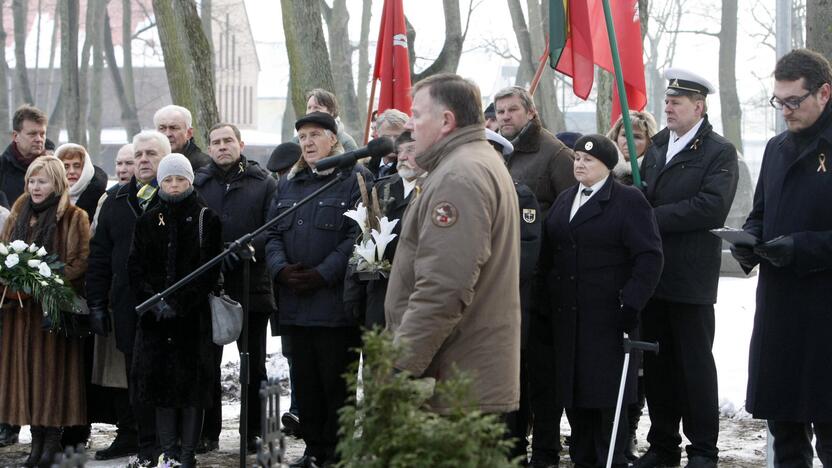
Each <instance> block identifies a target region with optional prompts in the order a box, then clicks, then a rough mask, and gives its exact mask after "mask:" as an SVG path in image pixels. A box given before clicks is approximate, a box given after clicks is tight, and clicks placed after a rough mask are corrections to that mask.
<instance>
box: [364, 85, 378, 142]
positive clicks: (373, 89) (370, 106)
mask: <svg viewBox="0 0 832 468" xmlns="http://www.w3.org/2000/svg"><path fill="white" fill-rule="evenodd" d="M377 81H378V80H376V79H375V78H373V85H372V86H371V87H370V99H369V101H367V123H365V124H364V146H367V142H368V141H369V140H370V122H372V121H373V101H375V99H376V82H377Z"/></svg>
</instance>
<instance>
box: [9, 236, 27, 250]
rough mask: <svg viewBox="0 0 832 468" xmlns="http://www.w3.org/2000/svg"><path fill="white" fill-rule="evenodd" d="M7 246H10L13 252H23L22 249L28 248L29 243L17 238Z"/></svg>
mask: <svg viewBox="0 0 832 468" xmlns="http://www.w3.org/2000/svg"><path fill="white" fill-rule="evenodd" d="M9 247H11V248H12V250H14V251H15V252H23V251H24V250H26V249H27V248H29V244H27V243H25V242H23V241H22V240H20V239H18V240H16V241H14V242H12V243H11V244H9Z"/></svg>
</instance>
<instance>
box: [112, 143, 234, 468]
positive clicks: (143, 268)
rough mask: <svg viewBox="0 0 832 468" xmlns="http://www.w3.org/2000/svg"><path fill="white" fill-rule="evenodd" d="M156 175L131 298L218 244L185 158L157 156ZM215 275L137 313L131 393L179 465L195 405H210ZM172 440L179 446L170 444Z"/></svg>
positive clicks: (183, 270) (196, 417)
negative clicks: (155, 196)
mask: <svg viewBox="0 0 832 468" xmlns="http://www.w3.org/2000/svg"><path fill="white" fill-rule="evenodd" d="M156 178H157V180H158V181H159V199H160V203H159V205H158V206H157V207H155V208H153V209H150V210H149V211H147V212H145V213H144V214H143V215H142V216H141V217H140V218H139V219H138V220H137V222H136V229H135V233H134V236H133V248H132V251H131V252H130V259H129V262H128V267H129V271H130V284H132V285H134V291H136V300H137V303H141V302H144V301H145V300H146V299H148V298H150V297H151V296H153V295H154V294H156V293H159V292H162V291H163V290H165V289H166V288H167V287H169V286H171V285H172V284H173V283H175V282H177V281H178V280H180V279H181V278H183V277H184V276H185V275H187V274H188V273H190V272H192V271H193V270H195V269H196V268H198V267H199V266H200V265H201V264H203V263H205V262H206V261H207V260H210V259H211V258H212V257H214V256H215V255H217V254H218V253H219V252H220V251H221V250H222V237H221V225H220V220H219V218H218V217H217V215H216V214H215V213H214V212H213V211H211V210H210V209H209V208H207V207H206V205H205V202H203V200H202V199H201V198H200V197H199V195H198V194H197V193H196V192H195V191H194V188H193V185H192V184H193V180H194V172H193V169H192V168H191V164H190V162H188V159H187V158H186V157H185V156H183V155H181V154H178V153H172V154H169V155H167V156H165V157H164V158H162V160H161V162H160V163H159V169H158V171H157V175H156ZM218 275H219V267H217V268H212V269H211V270H209V271H208V272H206V273H204V274H203V275H201V276H199V277H198V278H196V279H195V280H194V281H193V282H191V283H189V284H188V285H186V286H183V287H182V288H180V289H179V290H177V291H176V292H174V293H173V294H171V295H170V296H169V297H167V298H166V299H165V300H163V301H162V302H160V303H158V304H156V305H155V306H154V307H152V308H151V309H150V310H148V311H146V312H144V313H143V314H142V315H141V316H140V317H139V329H138V332H137V334H136V343H135V347H134V350H135V352H134V353H133V356H134V358H133V366H132V373H131V375H130V379H131V381H130V387H131V389H132V395H131V396H132V398H133V399H135V400H136V401H137V402H139V403H142V404H145V405H147V406H152V407H154V408H155V411H156V430H157V433H158V436H159V442H160V444H161V446H162V450H163V451H164V455H165V457H167V458H169V459H170V458H175V459H178V461H179V462H180V463H182V466H184V467H189V466H195V465H196V460H195V458H194V449H195V446H196V443H197V441H198V440H199V436H200V431H201V429H202V417H203V410H204V408H206V407H208V406H210V405H211V402H212V397H213V395H212V393H211V392H212V391H214V390H213V389H214V385H213V382H214V379H215V376H214V373H215V372H218V368H217V367H216V365H214V363H213V356H214V355H215V354H216V352H217V351H216V349H215V345H214V343H213V342H212V339H211V336H212V334H211V310H210V307H209V305H208V293H209V291H211V290H212V289H214V287H215V286H216V283H217V278H218ZM216 378H217V379H218V378H219V377H218V376H217V377H216ZM179 441H181V453H177V450H176V446H177V444H178V442H179Z"/></svg>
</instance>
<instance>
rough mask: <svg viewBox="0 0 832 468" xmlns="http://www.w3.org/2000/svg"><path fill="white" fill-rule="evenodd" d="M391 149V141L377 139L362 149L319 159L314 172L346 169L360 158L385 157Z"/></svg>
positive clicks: (384, 138)
mask: <svg viewBox="0 0 832 468" xmlns="http://www.w3.org/2000/svg"><path fill="white" fill-rule="evenodd" d="M393 149H394V148H393V140H391V139H390V138H387V137H378V138H376V139H375V140H370V142H369V143H367V146H365V147H364V148H358V149H357V150H353V151H350V152H349V153H344V154H339V155H336V156H330V157H328V158H323V159H321V160H320V161H318V162H317V164H315V170H316V171H318V172H320V171H325V170H327V169H330V168H333V167H337V168H338V169H346V168H349V167H352V166H354V165H355V162H356V161H357V160H359V159H361V158H366V157H367V156H370V157H375V156H377V157H383V156H387V155H388V154H390V153H392V152H393Z"/></svg>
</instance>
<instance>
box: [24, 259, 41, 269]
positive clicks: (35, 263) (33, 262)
mask: <svg viewBox="0 0 832 468" xmlns="http://www.w3.org/2000/svg"><path fill="white" fill-rule="evenodd" d="M41 263H43V262H41V261H40V260H36V259H34V258H33V259H31V260H29V261H28V262H26V264H27V265H29V266H30V267H32V268H37V267H38V266H40V264H41Z"/></svg>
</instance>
